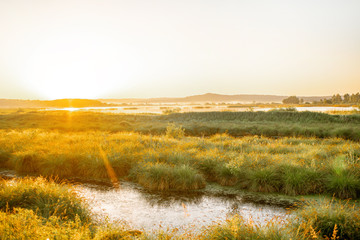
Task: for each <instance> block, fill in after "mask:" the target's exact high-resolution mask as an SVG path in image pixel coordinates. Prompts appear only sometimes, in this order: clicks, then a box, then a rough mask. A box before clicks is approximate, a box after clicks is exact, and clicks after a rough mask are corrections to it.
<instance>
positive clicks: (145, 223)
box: [77, 182, 288, 230]
mask: <svg viewBox="0 0 360 240" xmlns="http://www.w3.org/2000/svg"><path fill="white" fill-rule="evenodd" d="M77 191H78V192H79V193H80V195H81V196H83V197H84V198H85V199H87V201H88V202H89V203H90V205H91V206H92V211H93V212H94V213H96V214H97V215H98V216H99V217H100V218H103V217H108V218H109V220H110V221H125V222H127V223H128V224H130V226H132V227H134V228H137V229H145V230H155V229H158V228H159V227H163V228H168V227H169V228H178V229H187V228H193V227H195V228H199V227H201V226H205V225H209V224H211V223H212V222H214V221H218V220H225V219H226V218H227V217H229V216H230V215H232V214H235V213H237V214H239V215H240V216H242V217H243V218H244V219H245V220H250V219H252V220H253V221H254V223H255V224H259V225H263V224H266V222H267V221H269V220H271V219H273V218H283V219H286V218H287V216H288V215H287V214H286V210H285V209H283V208H278V207H271V206H261V205H255V204H249V203H243V202H242V201H241V198H240V197H238V196H236V195H214V194H205V193H201V192H193V193H174V192H172V193H171V192H170V193H169V192H168V193H163V192H150V191H147V190H145V189H143V188H141V187H139V186H138V185H136V184H133V183H129V182H122V183H121V187H120V189H113V188H111V187H104V186H99V185H91V184H82V185H79V186H77Z"/></svg>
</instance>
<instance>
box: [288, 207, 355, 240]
mask: <svg viewBox="0 0 360 240" xmlns="http://www.w3.org/2000/svg"><path fill="white" fill-rule="evenodd" d="M296 214H297V216H298V217H299V219H298V220H294V221H293V222H292V225H293V227H294V230H293V231H294V232H296V233H297V237H298V238H299V237H300V236H302V237H301V238H302V239H311V238H313V239H314V238H325V239H360V231H359V229H360V210H359V207H357V206H355V205H354V204H351V203H349V202H339V201H334V200H322V201H320V202H311V203H309V204H308V205H307V206H305V207H303V208H300V210H298V211H297V213H296Z"/></svg>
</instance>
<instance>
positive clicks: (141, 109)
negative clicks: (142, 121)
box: [44, 105, 358, 114]
mask: <svg viewBox="0 0 360 240" xmlns="http://www.w3.org/2000/svg"><path fill="white" fill-rule="evenodd" d="M166 108H167V109H168V110H176V111H179V112H211V111H231V112H244V111H250V110H251V111H269V110H273V109H274V108H259V107H254V108H251V109H250V108H247V107H239V108H228V107H227V106H226V105H212V106H205V107H204V106H203V107H200V108H199V106H192V105H173V106H169V107H166ZM295 108H296V110H297V111H299V112H303V111H311V112H329V111H339V112H341V111H353V110H358V108H355V107H295ZM44 110H45V111H58V110H62V111H71V112H73V111H95V112H105V113H130V114H131V113H153V114H161V113H163V112H164V111H165V110H166V109H164V107H162V106H161V105H154V106H136V107H133V108H131V107H84V108H47V109H44Z"/></svg>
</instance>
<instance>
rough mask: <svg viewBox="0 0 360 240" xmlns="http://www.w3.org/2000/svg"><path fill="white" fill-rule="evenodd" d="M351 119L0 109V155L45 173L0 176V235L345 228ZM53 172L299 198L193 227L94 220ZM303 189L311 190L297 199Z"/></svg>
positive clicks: (354, 169)
mask: <svg viewBox="0 0 360 240" xmlns="http://www.w3.org/2000/svg"><path fill="white" fill-rule="evenodd" d="M359 123H360V116H359V115H358V114H352V115H330V114H325V113H313V112H296V111H291V110H288V111H270V112H237V113H234V112H205V113H175V114H168V115H149V114H147V115H146V114H131V115H126V114H105V113H94V112H59V111H55V112H41V111H21V112H7V113H4V114H2V115H0V128H1V130H0V146H1V148H0V167H1V168H3V169H12V170H15V171H17V172H18V173H19V174H22V175H32V176H39V175H41V176H44V177H46V179H47V180H46V179H45V178H31V179H30V178H25V179H22V180H16V181H15V180H2V182H1V190H0V210H1V211H0V219H1V220H0V232H3V233H4V235H3V236H5V237H4V239H21V238H33V239H39V238H45V237H50V239H52V238H56V239H68V238H72V239H123V238H125V239H126V238H129V239H132V238H138V239H169V238H174V239H176V238H179V239H188V238H193V239H225V238H227V239H311V238H324V239H326V238H328V239H330V238H332V239H336V238H340V239H357V238H359V236H358V228H359V227H360V219H359V216H360V212H359V207H358V205H357V203H356V201H354V200H356V199H358V198H359V197H360V172H359V164H360V144H359V142H358V141H359V139H360V127H359ZM54 177H58V178H59V179H70V180H71V179H77V180H79V179H80V180H81V179H83V180H89V179H93V180H99V181H108V182H112V183H113V184H115V185H116V184H117V181H118V179H119V178H121V179H124V180H127V181H132V182H135V183H137V184H140V185H141V186H143V187H144V188H146V189H149V190H155V191H198V190H201V189H204V188H205V187H207V186H213V184H214V183H215V184H217V186H219V187H218V189H223V191H225V190H226V189H233V190H234V191H249V192H259V193H278V194H283V195H289V196H294V197H296V199H297V200H298V201H296V202H298V204H300V205H301V206H300V207H299V208H296V209H297V210H292V211H293V212H294V214H293V217H291V218H289V219H288V220H284V219H280V220H279V219H273V220H272V221H270V222H269V223H268V224H267V225H266V226H263V225H262V226H260V225H257V224H255V223H253V222H251V221H248V220H244V219H242V218H241V216H236V215H235V216H233V217H231V218H230V219H228V220H227V221H225V222H219V223H214V224H212V225H209V226H207V227H204V228H201V229H197V230H196V231H193V232H177V231H176V229H172V230H171V229H169V230H168V231H165V230H159V231H156V232H144V231H139V230H132V229H130V228H129V227H128V226H126V224H122V223H119V224H114V223H106V222H103V223H99V222H95V221H94V220H93V219H92V218H91V217H90V215H91V213H90V211H89V208H88V206H87V205H86V202H84V201H83V200H82V199H81V197H80V196H77V195H76V193H74V192H73V191H72V187H71V186H69V185H66V184H63V183H59V182H61V181H59V180H56V181H54V180H51V178H54ZM49 179H50V180H49ZM221 191H222V190H221ZM309 195H312V196H314V195H318V196H320V197H318V198H320V199H323V200H314V201H308V200H306V201H305V200H300V197H299V196H304V198H305V199H309V197H308V196H309ZM260 198H261V197H260ZM311 198H314V197H310V199H311ZM331 199H332V200H331ZM341 199H344V200H341ZM349 199H351V200H349ZM299 202H300V203H299ZM296 216H297V217H296ZM279 221H282V222H281V224H280V223H279ZM18 229H27V231H17V230H18Z"/></svg>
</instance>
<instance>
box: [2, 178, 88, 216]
mask: <svg viewBox="0 0 360 240" xmlns="http://www.w3.org/2000/svg"><path fill="white" fill-rule="evenodd" d="M16 208H24V209H29V210H33V212H34V213H36V214H38V215H39V216H41V217H45V218H49V217H50V216H56V217H59V218H60V219H62V220H72V221H74V220H75V219H76V218H77V217H78V218H79V219H80V221H81V222H87V221H89V220H90V212H89V211H88V210H87V208H86V206H84V203H83V202H82V201H81V200H80V199H79V198H78V197H77V195H76V193H75V192H73V191H71V190H70V189H69V188H68V187H67V186H65V185H64V184H57V183H55V182H53V181H47V180H45V179H44V178H36V179H35V180H34V179H31V178H23V179H18V180H16V181H5V180H2V181H1V182H0V210H1V211H13V210H14V209H16Z"/></svg>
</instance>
